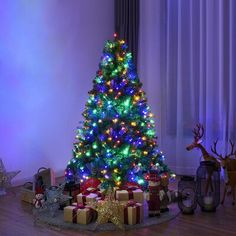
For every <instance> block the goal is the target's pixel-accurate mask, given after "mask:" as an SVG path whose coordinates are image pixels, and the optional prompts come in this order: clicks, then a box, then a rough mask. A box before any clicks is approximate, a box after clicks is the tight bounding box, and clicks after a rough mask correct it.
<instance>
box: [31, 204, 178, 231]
mask: <svg viewBox="0 0 236 236" xmlns="http://www.w3.org/2000/svg"><path fill="white" fill-rule="evenodd" d="M169 209H170V210H169V211H168V212H165V213H161V216H160V217H148V211H147V205H146V204H145V205H144V221H143V223H142V224H136V225H124V228H125V230H131V229H138V228H143V227H147V226H151V225H156V224H160V223H163V222H165V221H169V220H171V219H174V218H175V217H176V216H177V215H178V214H179V212H180V211H179V208H178V206H177V204H171V205H170V206H169ZM34 217H35V223H36V224H43V225H46V226H48V227H53V228H59V229H73V230H76V231H113V230H119V229H118V228H117V227H116V226H115V225H114V224H112V223H106V224H101V225H97V227H96V224H95V222H92V223H90V224H88V225H80V224H73V223H67V222H64V219H63V211H58V212H57V213H56V216H55V217H51V216H50V214H49V213H48V212H45V211H43V212H37V213H36V212H34ZM95 227H96V229H95Z"/></svg>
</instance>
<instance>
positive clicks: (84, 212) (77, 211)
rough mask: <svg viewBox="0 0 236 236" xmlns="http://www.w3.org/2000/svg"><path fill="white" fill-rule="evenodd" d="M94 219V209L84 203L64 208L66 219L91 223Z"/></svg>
mask: <svg viewBox="0 0 236 236" xmlns="http://www.w3.org/2000/svg"><path fill="white" fill-rule="evenodd" d="M93 219H94V210H93V209H91V208H88V207H85V206H83V205H73V206H67V207H65V208H64V221H65V222H71V223H74V224H83V225H85V224H89V223H90V222H92V220H93Z"/></svg>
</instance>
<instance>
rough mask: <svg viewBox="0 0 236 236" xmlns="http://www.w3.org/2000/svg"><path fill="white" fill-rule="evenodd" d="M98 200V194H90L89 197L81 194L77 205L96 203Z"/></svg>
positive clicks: (78, 196)
mask: <svg viewBox="0 0 236 236" xmlns="http://www.w3.org/2000/svg"><path fill="white" fill-rule="evenodd" d="M97 198H98V195H97V194H96V193H90V194H88V195H85V194H83V193H80V194H78V195H77V203H78V204H79V203H80V204H83V205H85V204H86V203H87V202H95V201H96V200H97Z"/></svg>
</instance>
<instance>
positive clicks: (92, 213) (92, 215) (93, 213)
mask: <svg viewBox="0 0 236 236" xmlns="http://www.w3.org/2000/svg"><path fill="white" fill-rule="evenodd" d="M85 208H87V209H89V211H90V219H89V222H91V221H93V220H95V218H96V217H97V212H96V211H95V210H94V209H93V208H91V207H87V206H86V207H85V206H84V205H83V204H81V203H78V204H77V205H76V206H75V208H74V209H73V210H72V222H73V223H74V224H76V223H77V211H78V210H79V209H85Z"/></svg>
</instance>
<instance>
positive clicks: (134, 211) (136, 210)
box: [121, 200, 144, 225]
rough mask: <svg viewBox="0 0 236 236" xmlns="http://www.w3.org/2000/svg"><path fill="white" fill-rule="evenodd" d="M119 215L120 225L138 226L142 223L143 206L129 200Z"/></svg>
mask: <svg viewBox="0 0 236 236" xmlns="http://www.w3.org/2000/svg"><path fill="white" fill-rule="evenodd" d="M121 214H122V215H121V219H122V223H124V224H128V225H135V224H140V223H142V222H143V215H144V210H143V204H141V203H137V202H135V201H132V200H130V201H128V202H127V204H126V206H125V208H124V211H122V213H121Z"/></svg>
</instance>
